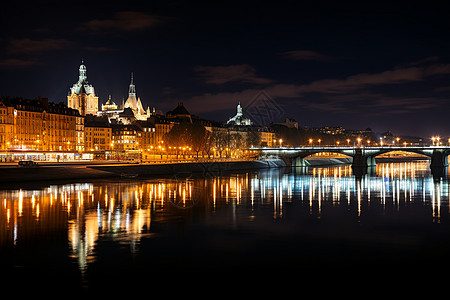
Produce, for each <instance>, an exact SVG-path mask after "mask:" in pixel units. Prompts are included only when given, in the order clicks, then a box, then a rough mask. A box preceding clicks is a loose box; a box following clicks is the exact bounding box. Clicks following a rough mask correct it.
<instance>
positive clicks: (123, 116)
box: [67, 61, 151, 124]
mask: <svg viewBox="0 0 450 300" xmlns="http://www.w3.org/2000/svg"><path fill="white" fill-rule="evenodd" d="M86 72H87V69H86V66H85V65H84V64H83V61H82V62H81V65H80V68H79V77H78V82H77V83H75V84H74V85H73V86H72V87H71V88H70V90H69V95H68V96H67V106H68V107H70V108H73V109H77V110H78V111H79V112H80V115H82V116H86V115H97V116H107V117H108V118H109V120H110V122H111V121H114V122H117V123H123V124H131V123H133V121H134V120H139V121H146V120H147V119H148V118H149V117H150V115H151V112H150V108H149V107H147V110H145V109H144V107H143V105H142V102H141V99H140V98H139V97H136V86H135V85H134V78H133V73H132V74H131V82H130V86H129V88H128V98H127V100H126V101H125V102H123V101H122V104H121V105H117V104H116V103H114V101H112V100H111V96H109V99H108V101H107V102H106V103H105V104H102V106H101V107H102V109H101V110H99V109H98V97H97V96H96V95H95V90H94V87H93V86H92V84H89V83H88V80H87V75H86Z"/></svg>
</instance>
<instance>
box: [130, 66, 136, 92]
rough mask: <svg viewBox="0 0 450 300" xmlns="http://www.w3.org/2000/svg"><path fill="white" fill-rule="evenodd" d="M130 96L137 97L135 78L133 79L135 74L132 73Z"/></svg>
mask: <svg viewBox="0 0 450 300" xmlns="http://www.w3.org/2000/svg"><path fill="white" fill-rule="evenodd" d="M128 96H129V97H131V96H136V87H135V85H134V78H133V72H131V83H130V88H129V89H128Z"/></svg>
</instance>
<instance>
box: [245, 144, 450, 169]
mask: <svg viewBox="0 0 450 300" xmlns="http://www.w3.org/2000/svg"><path fill="white" fill-rule="evenodd" d="M255 149H256V150H260V151H261V154H263V155H269V156H277V157H280V158H281V159H283V160H284V161H285V162H286V164H287V165H292V166H307V165H308V164H307V162H306V160H305V158H306V157H308V156H310V155H313V154H315V153H320V152H327V153H339V154H343V155H347V156H351V157H353V164H352V166H353V167H358V168H359V167H368V166H375V164H376V162H375V157H376V156H379V155H381V154H385V153H389V152H393V151H405V152H412V153H417V154H420V155H425V156H428V157H430V158H431V164H430V166H431V167H432V168H433V167H436V168H442V167H444V166H447V165H448V156H449V155H450V147H449V146H439V147H436V146H410V147H393V146H388V147H383V146H381V147H345V146H344V147H332V146H324V147H279V148H267V147H262V148H255ZM255 149H254V150H255Z"/></svg>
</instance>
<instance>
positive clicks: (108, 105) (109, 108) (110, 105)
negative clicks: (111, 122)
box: [102, 95, 117, 111]
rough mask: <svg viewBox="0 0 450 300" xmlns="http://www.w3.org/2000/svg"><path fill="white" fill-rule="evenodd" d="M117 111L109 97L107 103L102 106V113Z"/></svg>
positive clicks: (115, 105)
mask: <svg viewBox="0 0 450 300" xmlns="http://www.w3.org/2000/svg"><path fill="white" fill-rule="evenodd" d="M114 110H117V104H116V103H114V101H112V100H111V95H109V98H108V101H106V103H105V104H102V111H114Z"/></svg>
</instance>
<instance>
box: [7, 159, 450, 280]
mask: <svg viewBox="0 0 450 300" xmlns="http://www.w3.org/2000/svg"><path fill="white" fill-rule="evenodd" d="M0 201H1V203H0V263H1V273H2V278H4V277H5V276H6V277H8V278H9V282H15V283H17V282H20V283H21V284H28V283H32V282H38V283H40V284H41V283H43V282H45V283H49V282H51V283H57V284H58V286H62V285H63V286H68V287H73V288H79V287H83V288H85V287H101V286H103V285H104V284H105V283H109V284H111V282H120V283H122V284H123V283H124V282H128V283H132V282H133V283H134V282H135V281H136V280H140V281H141V282H142V281H145V280H146V278H150V277H151V276H162V274H167V273H169V274H172V275H173V274H183V272H192V271H198V272H202V273H203V274H205V273H206V272H208V273H209V272H230V273H233V272H234V273H236V274H259V275H261V274H267V275H269V276H273V275H274V274H293V273H292V272H291V273H289V272H288V271H296V272H300V273H302V274H305V273H308V272H317V271H318V272H323V273H324V274H325V273H326V272H325V271H336V272H339V270H343V269H345V270H358V274H360V273H361V272H363V271H364V270H368V269H373V268H377V270H384V271H386V272H391V271H395V270H399V269H401V270H416V269H421V270H424V269H425V270H429V271H430V272H432V271H434V270H435V269H436V270H442V268H443V267H448V266H449V265H450V264H449V263H448V260H449V259H450V242H449V241H450V217H449V216H450V206H449V185H448V181H447V179H446V178H444V179H439V180H434V179H433V177H432V176H431V174H430V171H429V162H428V161H418V162H406V163H405V162H404V163H380V164H378V165H377V167H376V170H375V173H374V174H373V175H364V176H363V177H362V178H356V177H355V176H354V175H352V171H351V168H350V166H341V167H331V168H311V169H309V170H307V171H306V172H304V171H303V172H302V171H301V170H300V169H299V170H297V171H294V172H293V171H292V170H284V169H267V170H261V171H257V172H253V171H252V172H248V173H240V174H228V175H220V176H209V175H208V176H206V177H205V178H192V177H188V178H186V176H174V177H173V178H169V179H148V180H119V181H96V182H89V183H88V182H86V183H71V184H61V185H48V186H45V187H42V188H35V189H28V188H27V189H20V190H13V189H11V190H1V191H0ZM294 274H296V273H294ZM290 276H292V275H290ZM5 284H6V283H5ZM8 284H9V283H8Z"/></svg>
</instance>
